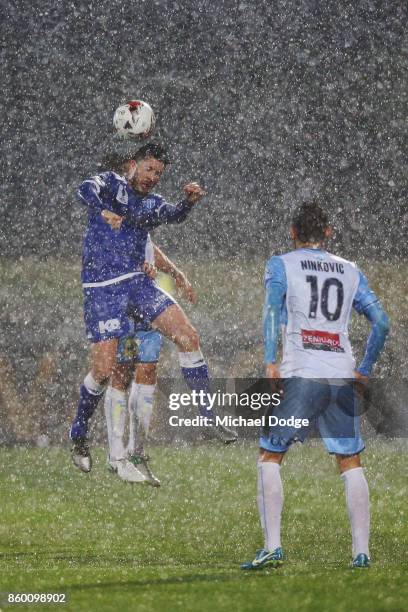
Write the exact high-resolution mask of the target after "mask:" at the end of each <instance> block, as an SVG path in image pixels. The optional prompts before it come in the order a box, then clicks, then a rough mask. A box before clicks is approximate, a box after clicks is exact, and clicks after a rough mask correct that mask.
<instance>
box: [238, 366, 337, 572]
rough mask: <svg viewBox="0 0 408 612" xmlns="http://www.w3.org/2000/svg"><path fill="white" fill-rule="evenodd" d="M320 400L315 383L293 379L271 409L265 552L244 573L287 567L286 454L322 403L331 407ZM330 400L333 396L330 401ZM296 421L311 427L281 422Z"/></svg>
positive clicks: (261, 478)
mask: <svg viewBox="0 0 408 612" xmlns="http://www.w3.org/2000/svg"><path fill="white" fill-rule="evenodd" d="M326 386H327V385H326ZM318 390H319V394H320V400H319V398H318V397H316V387H315V383H314V381H313V380H308V379H302V378H289V379H287V380H284V381H283V398H282V401H281V403H280V404H279V406H276V407H275V406H271V407H270V408H269V409H268V411H267V413H266V415H265V427H264V429H263V430H262V432H261V438H260V447H261V450H260V454H259V458H258V465H257V468H258V470H257V471H258V488H257V502H258V511H259V517H260V522H261V527H262V530H263V535H264V548H261V549H260V550H258V551H257V552H256V555H255V558H254V559H253V560H252V561H247V562H246V563H244V564H243V565H241V569H243V570H256V569H262V568H263V567H268V566H269V567H271V566H272V567H277V566H278V565H281V564H282V563H283V550H282V547H281V533H280V529H281V514H282V508H283V486H282V480H281V474H280V466H281V463H282V461H283V458H284V454H285V453H286V451H287V450H288V449H289V447H290V445H291V444H292V443H293V442H297V441H298V442H303V441H304V440H305V438H306V437H307V434H308V433H309V430H310V427H311V425H312V422H313V420H314V418H315V416H316V413H317V412H318V411H319V410H321V408H322V402H323V404H324V403H327V398H326V396H325V394H321V393H320V388H319V387H318ZM328 399H329V400H330V396H329V398H328ZM291 417H294V419H295V420H296V419H298V420H299V421H300V420H302V419H308V420H309V425H308V426H302V427H296V426H294V425H293V426H289V425H281V424H279V422H282V420H283V421H287V420H288V419H289V418H291Z"/></svg>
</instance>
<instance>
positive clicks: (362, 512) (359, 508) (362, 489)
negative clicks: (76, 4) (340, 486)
mask: <svg viewBox="0 0 408 612" xmlns="http://www.w3.org/2000/svg"><path fill="white" fill-rule="evenodd" d="M341 477H342V479H343V480H344V488H345V492H346V502H347V510H348V515H349V518H350V523H351V536H352V541H353V558H354V557H355V556H356V555H358V554H360V553H364V554H366V555H367V557H369V552H368V539H369V534H370V498H369V492H368V484H367V481H366V479H365V476H364V471H363V468H362V467H358V468H353V469H351V470H347V472H343V474H342V475H341Z"/></svg>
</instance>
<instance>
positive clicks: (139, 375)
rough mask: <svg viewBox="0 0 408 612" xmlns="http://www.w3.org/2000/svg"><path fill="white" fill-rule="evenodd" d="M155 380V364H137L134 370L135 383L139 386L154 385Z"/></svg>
mask: <svg viewBox="0 0 408 612" xmlns="http://www.w3.org/2000/svg"><path fill="white" fill-rule="evenodd" d="M156 380H157V364H156V363H139V364H138V365H137V367H136V370H135V381H136V383H138V384H140V385H155V384H156Z"/></svg>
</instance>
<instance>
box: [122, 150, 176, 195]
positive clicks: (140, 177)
mask: <svg viewBox="0 0 408 612" xmlns="http://www.w3.org/2000/svg"><path fill="white" fill-rule="evenodd" d="M133 159H134V161H135V163H136V172H135V174H134V176H133V179H132V181H131V182H132V186H133V187H134V188H135V189H136V190H137V191H139V192H140V193H149V191H151V190H152V189H153V188H154V187H155V185H157V183H158V182H159V181H160V179H161V177H162V175H163V172H164V170H165V168H166V166H167V164H169V163H170V159H169V156H168V153H167V151H166V149H165V148H164V147H163V146H162V145H161V144H159V143H154V142H150V143H148V144H145V145H143V147H140V149H139V150H138V151H137V152H136V154H135V155H134V157H133Z"/></svg>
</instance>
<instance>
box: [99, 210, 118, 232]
mask: <svg viewBox="0 0 408 612" xmlns="http://www.w3.org/2000/svg"><path fill="white" fill-rule="evenodd" d="M101 215H102V218H103V220H104V221H105V223H107V224H108V225H110V226H111V228H112V229H120V226H121V225H122V221H123V217H120V216H119V215H117V214H116V213H114V212H112V211H111V210H106V208H105V210H103V211H102V212H101Z"/></svg>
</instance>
